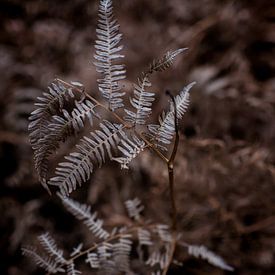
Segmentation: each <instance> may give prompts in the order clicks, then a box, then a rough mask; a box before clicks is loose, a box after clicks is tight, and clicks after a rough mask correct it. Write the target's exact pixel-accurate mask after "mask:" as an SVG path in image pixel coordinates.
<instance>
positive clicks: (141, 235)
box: [138, 228, 153, 246]
mask: <svg viewBox="0 0 275 275" xmlns="http://www.w3.org/2000/svg"><path fill="white" fill-rule="evenodd" d="M138 242H139V245H140V246H141V245H146V246H150V245H152V244H153V242H152V240H151V233H150V231H148V230H146V229H143V228H139V229H138Z"/></svg>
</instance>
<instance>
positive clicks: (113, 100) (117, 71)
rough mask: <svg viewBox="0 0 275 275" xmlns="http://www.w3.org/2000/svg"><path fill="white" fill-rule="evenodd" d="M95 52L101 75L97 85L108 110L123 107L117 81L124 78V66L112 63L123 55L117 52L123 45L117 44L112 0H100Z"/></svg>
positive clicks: (116, 26) (121, 93)
mask: <svg viewBox="0 0 275 275" xmlns="http://www.w3.org/2000/svg"><path fill="white" fill-rule="evenodd" d="M98 13H99V14H98V16H99V19H98V27H97V29H96V33H97V40H96V42H95V49H96V53H95V55H94V57H95V59H96V62H95V63H94V64H95V66H96V69H97V71H98V72H99V73H101V74H102V75H103V78H102V79H98V87H99V90H100V92H101V93H102V95H103V97H104V98H105V99H107V101H108V103H109V108H110V110H115V109H117V108H120V107H123V106H124V104H123V100H122V96H124V94H125V93H123V92H121V89H120V86H119V84H118V81H120V80H122V79H124V78H125V73H126V70H125V66H124V65H118V64H114V61H116V60H117V59H120V58H123V57H124V56H123V55H121V54H119V52H120V51H121V50H122V48H123V46H122V45H119V42H120V40H121V37H122V35H121V34H120V33H119V24H117V20H115V19H113V7H112V0H101V1H100V3H99V12H98Z"/></svg>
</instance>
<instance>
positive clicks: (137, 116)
mask: <svg viewBox="0 0 275 275" xmlns="http://www.w3.org/2000/svg"><path fill="white" fill-rule="evenodd" d="M150 86H151V83H150V81H149V78H148V75H147V74H143V76H142V78H140V79H138V84H137V85H136V84H135V85H134V96H133V97H132V98H130V103H131V105H132V106H133V107H134V108H135V111H134V112H133V111H131V110H127V109H124V111H125V112H126V114H127V115H126V116H125V117H124V119H125V120H126V121H128V122H130V123H133V124H134V125H136V124H139V125H143V124H145V122H146V119H147V118H148V117H149V116H150V114H151V113H152V108H151V106H152V102H153V101H154V100H155V93H152V92H147V91H146V90H145V89H146V88H148V87H150Z"/></svg>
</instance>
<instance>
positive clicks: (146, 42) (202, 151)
mask: <svg viewBox="0 0 275 275" xmlns="http://www.w3.org/2000/svg"><path fill="white" fill-rule="evenodd" d="M97 6H98V1H93V0H90V1H87V0H75V1H69V0H67V1H64V0H59V1H53V0H48V1H46V0H43V1H42V0H24V1H22V0H1V1H0V75H1V85H0V113H1V115H0V165H1V166H0V167H1V168H0V213H1V219H0V258H1V261H0V274H12V275H13V274H14V275H17V274H18V275H21V274H43V273H42V272H41V270H36V269H35V268H34V265H33V264H31V263H30V262H29V261H28V260H27V259H25V258H23V257H22V256H21V252H20V247H21V245H22V244H26V243H31V242H32V241H34V239H35V237H36V236H37V235H38V234H40V233H41V232H44V231H45V230H48V231H50V232H51V233H53V235H54V236H55V238H56V239H57V241H58V242H59V244H60V246H61V247H63V248H65V249H67V250H68V251H69V250H70V249H72V247H73V246H75V245H76V244H77V242H79V241H80V240H84V241H85V240H89V238H90V237H89V235H88V232H87V231H85V230H84V229H83V228H82V227H81V226H80V225H79V224H78V223H77V222H76V221H75V220H74V219H73V218H72V217H71V216H70V215H69V214H68V213H66V211H65V210H64V209H63V207H62V205H61V204H60V202H59V200H58V199H57V198H56V197H54V196H52V197H50V196H49V195H48V194H47V192H46V191H45V190H44V189H43V188H42V187H41V185H40V184H39V182H38V180H37V176H36V174H35V171H34V168H33V162H32V149H31V148H30V145H29V141H28V132H27V125H28V116H29V114H30V112H31V111H32V110H33V109H34V106H33V103H34V101H35V98H36V97H37V96H39V95H41V93H42V92H43V91H46V87H47V86H48V85H49V83H50V82H51V81H52V80H53V79H54V78H55V77H59V78H62V79H64V80H67V81H71V80H77V81H81V82H83V83H84V85H85V86H86V90H87V91H88V92H89V93H91V94H92V95H94V96H95V97H97V96H98V91H97V86H96V78H97V74H96V72H95V68H94V66H93V51H94V49H93V44H94V39H95V28H96V22H97ZM114 12H115V15H116V17H117V18H118V20H119V23H120V25H121V29H120V30H121V32H122V33H123V34H124V36H123V44H124V50H123V53H124V54H125V56H126V58H125V64H126V67H127V81H125V82H124V83H123V85H124V89H125V90H126V91H127V92H128V91H129V92H130V91H131V90H132V82H135V81H136V79H137V77H138V76H139V74H140V73H141V72H142V70H143V69H144V68H146V66H147V65H148V63H150V62H151V61H152V60H153V59H154V58H157V57H160V56H161V55H163V54H164V53H165V52H166V51H167V50H169V49H172V50H174V49H177V48H182V47H188V48H189V50H188V51H186V52H185V53H184V54H182V55H181V56H180V57H178V58H177V60H176V62H175V65H174V66H173V67H172V69H170V70H169V71H167V72H165V73H161V74H158V75H157V76H155V77H154V78H153V90H154V91H155V92H156V93H157V101H156V103H155V111H154V114H153V116H152V120H155V119H157V117H158V114H159V113H160V112H161V111H162V110H163V108H165V107H167V101H168V99H167V97H165V95H164V91H165V90H166V89H169V90H170V91H171V92H172V93H174V94H176V93H177V92H178V91H180V89H182V87H183V86H184V85H186V84H188V83H189V82H191V81H196V82H197V85H196V87H195V88H194V89H193V90H192V94H191V105H190V108H189V111H188V113H187V114H186V116H185V117H184V121H183V123H181V125H180V130H181V134H182V135H181V143H180V147H179V152H178V155H177V159H176V167H175V171H176V199H177V206H178V208H179V227H180V229H181V231H182V235H183V236H184V239H185V240H186V242H189V243H192V244H203V245H205V246H207V247H208V248H209V249H211V250H213V251H215V252H216V253H217V254H219V255H221V256H222V257H223V258H224V259H226V261H227V262H228V263H230V264H231V265H232V266H234V267H235V268H236V271H235V272H234V274H241V275H248V274H249V275H254V274H255V275H256V274H257V275H258V274H265V275H269V274H270V275H271V274H275V261H274V258H275V238H274V237H275V182H274V177H275V166H274V165H275V123H274V119H275V58H274V56H275V3H274V1H271V0H270V1H268V0H258V1H257V0H254V1H253V0H250V1H248V0H247V1H245V0H241V1H237V0H236V1H233V0H228V1H220V0H193V1H188V0H169V1H164V0H150V1H149V0H131V1H127V0H116V1H114ZM71 145H72V144H69V145H67V147H66V146H65V147H64V148H62V150H61V152H60V154H58V155H56V156H54V158H53V161H52V166H53V167H54V166H55V165H56V163H57V162H58V161H60V160H61V159H62V154H64V153H66V152H67V150H69V146H71ZM106 190H107V191H106ZM110 194H111V195H110ZM136 196H137V197H139V198H140V199H141V200H142V201H143V203H144V205H145V207H146V211H145V216H146V217H148V218H149V219H152V217H154V220H155V221H156V222H162V223H164V222H167V223H169V212H170V205H169V194H168V190H167V174H166V170H165V166H164V165H163V164H162V162H161V161H159V160H158V159H156V158H155V156H154V155H151V154H150V152H144V153H143V154H142V156H140V157H139V158H138V159H137V160H136V161H135V162H134V164H133V165H132V169H131V170H130V171H129V172H124V171H119V169H118V166H117V165H116V164H109V165H107V166H106V167H105V168H102V169H100V170H98V171H97V172H96V173H95V174H94V175H93V177H92V179H91V184H85V186H83V188H81V189H80V190H78V191H77V192H75V194H74V197H75V198H77V199H79V200H80V201H82V202H88V203H91V204H93V205H94V208H95V209H97V210H98V211H99V212H100V216H101V217H103V218H104V220H105V222H106V224H107V225H108V226H110V227H112V226H113V224H115V223H118V222H119V221H121V220H123V219H122V217H123V215H125V209H124V207H123V201H125V200H126V199H129V198H133V197H136ZM110 213H113V214H112V215H111V216H110ZM114 213H115V214H114ZM177 254H178V255H177V256H178V259H179V260H180V261H182V262H183V265H182V266H181V267H175V268H171V271H170V273H169V274H214V275H218V274H227V273H226V272H223V271H220V270H218V269H217V268H213V267H212V266H210V265H208V264H207V263H205V262H203V261H200V260H197V259H192V258H190V257H189V256H188V255H187V254H186V252H185V251H178V252H177ZM83 274H90V273H88V271H87V273H85V272H84V273H83Z"/></svg>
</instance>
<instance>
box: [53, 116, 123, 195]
mask: <svg viewBox="0 0 275 275" xmlns="http://www.w3.org/2000/svg"><path fill="white" fill-rule="evenodd" d="M99 126H100V128H101V130H96V131H95V132H91V133H90V137H86V136H85V137H84V138H83V139H82V140H81V141H80V143H79V144H77V145H76V147H77V148H78V152H74V153H71V154H70V155H69V156H66V157H65V159H66V160H67V162H61V163H59V165H58V167H57V168H56V171H55V173H56V177H53V178H51V179H50V181H49V184H50V185H55V186H58V187H59V189H60V192H61V193H62V194H63V195H69V194H70V193H71V192H72V191H73V190H75V189H76V186H77V185H79V186H80V185H81V183H82V182H85V181H87V180H88V179H89V178H90V174H91V173H92V172H93V170H94V166H95V165H97V166H98V167H101V166H102V164H103V163H104V162H105V160H106V157H107V156H108V157H109V158H110V159H112V158H113V153H112V151H114V150H115V149H116V148H117V144H118V143H119V142H120V140H121V137H120V135H121V134H122V132H123V126H122V125H117V124H112V123H111V122H109V121H107V120H103V122H102V123H100V125H99Z"/></svg>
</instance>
